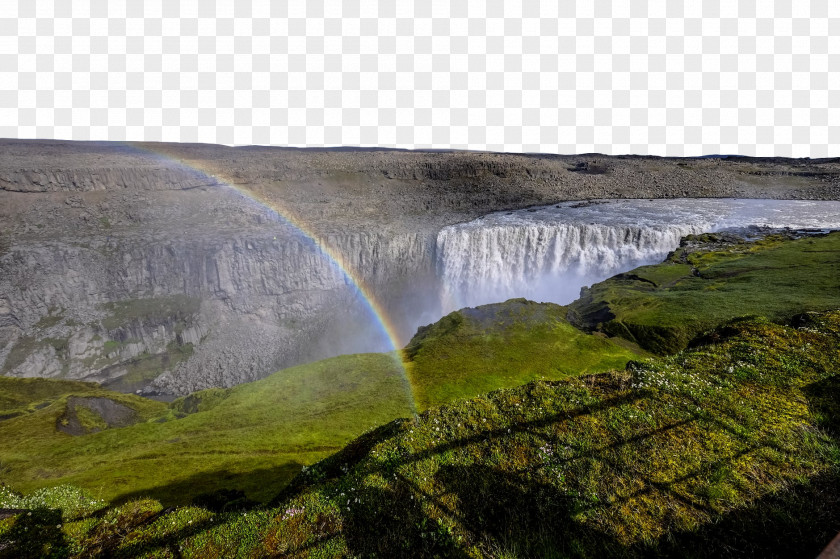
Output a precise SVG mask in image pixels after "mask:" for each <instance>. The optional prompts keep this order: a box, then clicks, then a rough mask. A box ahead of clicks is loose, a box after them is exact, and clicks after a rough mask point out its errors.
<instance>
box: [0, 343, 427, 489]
mask: <svg viewBox="0 0 840 559" xmlns="http://www.w3.org/2000/svg"><path fill="white" fill-rule="evenodd" d="M0 389H2V392H0V394H1V395H2V398H3V401H4V402H5V401H9V402H12V404H3V409H0V413H5V411H6V408H7V407H8V406H15V409H17V410H19V409H20V408H21V407H22V406H23V405H26V406H28V407H29V410H30V411H29V412H28V413H26V414H25V415H19V416H18V417H13V418H11V419H7V420H5V421H0V481H3V482H4V483H7V484H9V485H10V486H11V487H12V488H14V489H17V490H23V491H31V490H33V489H35V488H39V487H44V486H49V485H55V484H57V483H72V484H75V485H78V486H81V487H84V488H86V489H88V490H89V491H91V492H92V494H94V495H95V496H96V497H98V498H102V499H106V500H111V499H115V498H120V499H126V498H131V497H132V496H140V495H142V496H153V497H155V498H157V499H160V500H161V501H162V502H163V503H165V504H174V503H188V502H189V501H190V499H191V498H192V497H195V496H196V495H199V494H202V493H205V492H210V491H215V490H218V489H221V488H225V489H236V490H241V491H244V492H245V493H246V494H247V496H248V497H249V498H252V499H257V500H260V499H267V498H269V497H271V496H273V495H274V494H276V493H277V491H278V490H279V489H280V488H282V487H283V486H284V485H285V484H286V483H287V482H288V481H289V480H290V479H291V478H292V476H294V475H295V474H297V473H298V471H299V470H300V467H301V465H302V464H308V463H312V462H314V461H317V460H319V459H321V458H323V457H324V456H327V455H329V454H331V453H333V452H335V451H336V450H338V449H340V448H341V447H342V446H344V444H346V442H347V441H349V440H351V439H352V438H353V437H356V436H358V435H359V434H361V433H362V432H363V431H365V430H366V429H369V428H371V427H374V426H376V425H379V424H381V423H384V422H387V421H390V420H392V419H394V418H395V417H407V416H410V415H411V413H412V407H411V405H410V402H409V399H408V396H407V392H406V389H405V382H404V377H403V376H402V373H401V371H400V369H399V367H398V366H397V364H396V363H395V361H394V359H393V358H392V356H390V355H386V354H369V355H353V356H343V357H341V358H335V359H328V360H325V361H320V362H317V363H312V364H309V365H303V366H299V367H293V368H291V369H287V370H285V371H282V372H281V373H278V374H275V375H272V376H270V377H268V378H266V379H263V380H261V381H258V382H255V383H250V384H244V385H240V386H237V387H234V388H232V389H229V390H209V391H203V392H200V393H196V394H194V395H192V396H190V397H187V398H186V399H182V400H179V401H176V402H174V403H173V405H172V406H171V408H167V406H166V405H165V404H162V403H160V402H154V401H152V400H148V399H145V398H140V397H137V396H133V395H125V394H119V393H115V392H111V391H108V390H104V389H101V388H99V387H97V386H96V385H92V384H88V383H67V382H55V381H48V380H42V379H39V380H28V379H27V380H24V379H8V378H2V379H0ZM91 397H102V398H108V399H110V400H113V401H117V402H120V403H122V404H124V405H126V406H127V407H130V408H132V409H134V410H137V411H138V417H137V422H136V424H134V425H132V426H129V427H123V428H119V429H105V430H102V431H100V432H92V433H88V434H83V435H81V436H71V435H69V434H66V433H64V432H60V431H59V430H57V425H59V424H60V421H61V420H62V418H63V417H64V416H65V415H66V414H67V409H68V401H70V400H71V399H74V398H76V399H78V398H91ZM374 404H375V405H374ZM77 409H78V406H77ZM86 419H87V423H88V424H90V425H91V426H94V427H95V426H96V424H97V422H101V421H102V420H101V418H99V417H97V416H96V414H94V413H88V414H87V418H86ZM266 480H269V481H266Z"/></svg>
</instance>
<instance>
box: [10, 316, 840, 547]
mask: <svg viewBox="0 0 840 559" xmlns="http://www.w3.org/2000/svg"><path fill="white" fill-rule="evenodd" d="M707 341H708V343H707V344H705V345H701V346H698V347H695V348H693V349H690V350H686V351H684V352H681V353H678V354H676V355H674V356H670V357H664V358H658V359H654V360H648V361H644V362H635V363H633V364H631V365H630V366H629V367H628V368H627V370H626V371H623V372H613V373H602V374H598V375H590V376H586V377H579V378H571V379H567V380H563V381H537V382H533V383H530V384H528V385H525V386H522V387H518V388H515V389H506V390H500V391H496V392H493V393H490V394H488V395H486V396H483V397H479V398H474V399H471V400H465V401H461V402H458V403H455V404H452V405H447V406H442V407H439V408H433V409H430V410H428V411H426V412H424V413H423V414H422V415H421V416H420V417H419V418H417V419H416V420H415V419H403V420H397V421H394V422H391V423H388V424H386V425H384V426H382V427H380V428H378V429H376V430H375V431H371V432H369V433H367V434H365V435H363V436H362V437H360V438H358V439H356V440H355V441H354V442H353V443H351V444H350V445H348V446H347V447H346V448H345V449H344V450H342V451H341V452H339V453H337V454H335V455H333V456H331V457H329V458H327V459H326V460H324V461H322V462H320V463H319V464H317V465H315V466H313V467H312V468H309V469H308V470H307V471H306V472H305V473H303V474H301V475H300V476H298V477H297V478H296V479H295V481H294V482H293V484H292V485H291V486H290V487H289V488H287V490H286V491H285V492H284V493H283V494H282V495H281V496H280V497H279V498H278V499H277V500H276V501H275V503H274V504H272V505H270V506H260V507H256V508H250V509H242V510H237V511H230V510H228V511H224V510H221V508H219V507H215V508H214V507H189V508H179V509H174V510H162V508H161V506H160V505H159V504H158V503H156V502H154V501H149V500H146V501H138V502H133V503H129V504H126V505H123V506H121V507H118V508H116V509H109V510H107V511H105V512H104V513H100V514H93V515H91V514H90V513H87V512H85V511H84V510H83V507H82V506H80V505H78V504H75V505H74V504H73V503H75V501H74V498H75V497H74V494H72V493H70V492H69V490H64V493H63V494H65V495H67V494H69V496H67V497H65V501H66V502H68V505H69V506H68V507H67V508H66V509H65V510H66V512H65V516H64V517H63V518H64V520H63V523H62V524H61V527H60V528H57V527H55V526H56V525H47V524H45V522H46V520H43V519H42V520H40V521H38V522H36V521H35V520H32V518H33V517H26V516H24V515H19V516H17V517H14V518H10V519H7V520H6V521H3V522H0V541H3V539H2V538H5V541H6V542H10V541H11V540H14V541H16V542H18V543H16V544H15V545H23V544H24V543H28V544H29V545H31V546H32V548H33V549H34V548H37V552H38V553H44V552H47V551H52V552H55V553H56V556H61V555H62V554H63V553H70V554H78V555H85V556H98V555H99V556H108V557H121V556H132V557H133V556H149V557H152V556H154V557H210V556H225V557H255V556H288V557H336V556H346V557H350V556H377V557H398V556H406V557H412V556H417V555H420V554H425V555H437V556H443V557H481V556H494V557H607V556H631V557H632V556H656V555H669V556H680V557H720V556H730V557H733V556H734V557H737V556H762V557H777V556H814V555H815V554H816V553H817V552H818V551H819V550H820V549H821V548H822V547H823V546H824V545H825V544H826V543H827V542H828V541H829V540H830V539H831V538H832V537H833V535H834V534H835V533H836V532H837V531H838V530H840V518H838V517H837V515H836V510H837V507H838V504H840V445H839V444H838V443H839V442H840V439H839V438H838V437H840V406H838V402H840V382H838V379H840V352H838V351H837V347H838V344H840V312H832V313H827V314H822V315H816V314H812V315H807V316H805V317H803V318H801V319H800V321H799V327H796V328H795V327H786V326H780V325H777V324H773V323H771V322H768V321H766V320H761V319H752V320H741V321H736V322H734V323H732V324H730V325H728V326H726V327H725V328H722V329H719V330H718V331H716V333H715V335H714V336H710V337H709V338H708V340H707ZM47 497H48V496H44V495H41V496H40V497H39V498H41V499H42V500H45V499H47ZM16 498H17V499H20V498H19V497H14V496H11V497H6V498H5V499H6V502H11V501H12V500H14V499H16ZM78 500H80V499H78ZM45 510H46V509H45ZM53 510H54V509H53ZM38 514H46V513H45V512H43V511H42V512H41V513H38ZM53 514H54V516H53V517H52V518H51V520H52V521H55V520H56V518H58V519H59V520H61V518H62V517H61V516H60V513H58V514H59V516H58V517H56V516H55V514H56V513H53ZM74 517H75V519H74ZM39 522H40V523H39ZM24 528H27V530H24ZM30 529H31V530H32V531H33V532H38V530H40V532H38V533H39V534H40V535H39V536H38V539H37V540H35V541H33V540H32V539H27V538H29V536H27V535H26V534H28V533H30ZM15 538H16V539H15ZM7 545H10V544H8V543H7ZM7 549H13V550H15V549H16V550H19V549H20V548H19V547H18V548H13V547H9V548H7Z"/></svg>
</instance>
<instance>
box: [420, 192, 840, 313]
mask: <svg viewBox="0 0 840 559" xmlns="http://www.w3.org/2000/svg"><path fill="white" fill-rule="evenodd" d="M749 226H763V227H773V228H777V227H778V228H781V227H792V228H809V227H818V228H838V227H840V203H838V202H806V201H790V200H731V199H706V200H698V199H679V200H611V201H596V202H577V203H565V204H559V205H556V206H547V207H543V208H531V209H528V210H520V211H516V212H501V213H496V214H491V215H488V216H485V217H484V218H481V219H477V220H474V221H470V222H467V223H461V224H457V225H452V226H449V227H445V228H444V229H442V230H441V231H440V232H439V233H438V236H437V244H436V267H437V275H438V279H439V281H440V286H441V307H442V309H441V310H442V311H443V313H444V314H445V313H448V312H451V311H453V310H456V309H458V308H462V307H466V306H476V305H481V304H486V303H495V302H499V301H504V300H506V299H510V298H513V297H525V298H528V299H532V300H535V301H550V302H554V303H560V304H567V303H570V302H571V301H573V300H574V299H575V298H576V297H578V295H579V293H580V288H581V287H583V286H586V285H591V284H592V283H595V282H598V281H602V280H604V279H606V278H608V277H611V276H613V275H615V274H619V273H622V272H625V271H628V270H631V269H633V268H635V267H637V266H642V265H646V264H654V263H657V262H661V261H662V260H663V259H664V258H665V257H666V256H667V254H668V253H669V252H670V251H672V250H674V249H675V248H677V246H679V242H680V239H681V238H682V237H684V236H686V235H689V234H698V233H703V232H711V231H720V230H723V229H732V228H744V227H749Z"/></svg>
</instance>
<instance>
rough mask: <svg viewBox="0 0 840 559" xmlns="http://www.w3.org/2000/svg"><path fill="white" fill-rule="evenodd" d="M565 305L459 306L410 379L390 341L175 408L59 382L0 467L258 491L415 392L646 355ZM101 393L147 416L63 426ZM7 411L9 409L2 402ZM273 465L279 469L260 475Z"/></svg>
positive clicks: (97, 485)
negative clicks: (70, 412) (66, 429)
mask: <svg viewBox="0 0 840 559" xmlns="http://www.w3.org/2000/svg"><path fill="white" fill-rule="evenodd" d="M564 313H565V310H564V309H563V307H559V306H557V305H551V304H536V303H531V302H527V301H510V302H508V303H504V304H499V305H488V306H486V307H479V308H477V309H466V310H464V311H461V312H460V313H453V314H452V315H450V316H449V317H447V318H446V319H444V320H443V321H441V323H439V324H436V325H433V326H432V327H430V328H428V329H427V330H426V331H425V334H424V335H423V336H418V337H417V338H415V340H414V341H413V344H412V345H411V346H410V348H409V350H408V351H407V352H406V355H407V356H410V360H409V361H408V362H407V369H408V372H409V376H410V379H411V382H410V384H409V382H408V380H407V379H406V376H405V372H404V371H403V369H402V367H401V366H400V365H399V364H398V362H397V361H395V356H393V355H386V354H368V355H348V356H341V357H336V358H333V359H328V360H324V361H320V362H317V363H311V364H308V365H302V366H299V367H293V368H291V369H287V370H284V371H280V372H278V373H276V374H275V375H272V376H270V377H268V378H266V379H263V380H261V381H257V382H254V383H249V384H243V385H240V386H237V387H235V388H232V389H226V390H225V389H210V390H204V391H201V392H197V393H195V394H192V395H190V396H188V397H186V398H182V399H179V400H176V401H175V402H173V403H172V405H171V406H169V407H168V408H167V407H166V406H165V405H164V404H161V403H159V402H153V401H150V400H146V399H143V398H138V397H136V396H131V395H121V394H117V393H113V392H110V391H108V390H105V389H103V388H100V387H97V386H96V385H93V384H87V383H58V384H56V385H55V386H54V394H52V396H50V397H49V398H48V397H46V396H44V397H43V398H40V399H39V398H35V397H34V396H33V398H34V400H33V401H32V402H30V403H29V404H27V405H28V406H29V408H30V410H29V411H31V412H32V413H27V414H26V415H25V416H21V417H17V418H14V419H9V420H7V421H3V422H0V452H2V457H3V458H2V469H0V481H6V482H7V483H9V484H11V486H13V487H14V488H15V489H18V490H23V491H29V490H32V489H35V488H40V487H46V486H49V485H52V484H56V483H72V484H76V485H79V486H81V487H84V488H86V489H88V490H90V491H92V492H93V493H94V494H96V495H97V496H99V497H102V498H104V499H107V500H114V499H127V498H132V497H137V496H141V495H143V496H153V497H155V498H157V499H160V500H161V501H163V502H164V504H166V505H171V504H186V503H189V502H190V501H191V499H192V498H194V497H196V496H198V495H201V494H204V493H209V492H213V491H217V490H221V489H230V490H238V491H244V492H245V493H246V495H247V497H248V498H250V499H254V500H258V501H260V500H262V501H264V500H267V499H269V498H270V497H272V496H273V495H275V494H276V492H277V491H279V490H280V489H281V488H282V487H283V486H284V485H285V484H286V483H288V481H289V480H290V479H291V478H292V477H293V476H294V475H296V474H297V473H298V472H299V471H300V468H301V467H302V466H303V465H307V464H312V463H313V462H316V461H318V460H320V459H322V458H323V457H325V456H327V455H329V454H331V453H333V452H336V451H337V450H339V449H341V448H342V447H343V446H344V445H345V444H346V443H347V442H349V441H350V440H352V439H353V438H354V437H356V436H358V435H359V434H360V433H362V432H363V431H365V430H366V429H369V428H371V427H374V426H376V425H380V424H382V423H385V422H388V421H391V420H393V419H396V418H399V417H408V416H411V415H412V414H413V413H414V409H415V408H414V403H413V402H412V399H415V400H416V402H417V404H419V405H420V406H421V407H422V408H425V407H429V406H431V405H438V404H441V403H444V402H451V401H454V400H457V399H459V398H469V397H474V396H477V395H479V394H482V393H485V392H488V391H490V390H494V389H497V388H502V387H512V386H518V385H521V384H524V383H526V382H528V381H530V380H533V379H535V378H549V379H551V378H564V377H566V376H569V375H573V374H581V373H586V372H597V371H605V370H609V369H612V368H623V367H624V365H625V364H626V363H627V361H628V360H630V359H632V358H638V357H639V356H640V352H639V351H638V350H636V351H634V350H632V349H631V348H628V347H624V346H623V345H621V344H617V343H614V342H613V341H611V340H607V339H605V338H603V337H598V336H593V335H590V334H586V333H583V332H581V331H579V330H577V329H575V328H574V327H572V326H570V325H569V324H568V323H567V322H566V321H565V320H564V319H563V315H564ZM456 320H457V322H458V325H457V327H454V328H450V327H449V326H448V321H456ZM625 345H629V344H625ZM494 346H495V347H496V349H493V348H494ZM176 349H177V348H176ZM153 357H154V356H153ZM143 363H146V361H142V362H140V363H139V364H138V366H140V365H142V364H143ZM448 370H449V371H452V374H451V375H447V371H448ZM18 382H20V383H22V384H21V385H20V386H21V390H23V391H24V392H25V391H31V390H33V388H32V387H33V386H36V385H37V386H39V387H41V388H40V389H41V390H46V388H45V387H47V386H53V385H52V384H51V383H52V382H53V381H47V380H40V379H39V380H34V381H22V380H20V379H5V383H6V385H7V386H8V392H9V393H10V394H11V393H12V392H14V387H15V386H17V385H16V383H18ZM410 385H412V387H411V388H410ZM23 387H29V388H23ZM109 388H110V387H109ZM103 395H104V396H105V397H111V398H112V399H114V400H115V401H117V402H120V403H123V404H126V405H128V406H129V407H132V408H138V406H139V407H140V408H143V409H146V410H147V413H144V414H141V415H142V418H143V421H141V422H140V423H138V424H136V425H133V426H131V427H126V428H122V429H119V430H114V429H102V425H100V423H101V421H98V420H97V417H94V416H95V414H93V413H91V412H88V410H85V409H84V408H82V409H80V410H78V411H77V412H76V415H77V416H79V419H80V421H81V422H82V427H85V428H86V429H87V431H89V432H90V431H94V430H101V431H102V432H99V433H90V434H85V435H82V436H77V437H70V436H69V435H66V434H64V433H58V432H56V430H55V429H56V427H55V426H56V422H58V421H61V420H62V417H64V415H65V409H66V406H67V399H68V398H70V397H72V396H78V397H90V396H103ZM2 397H3V396H2V393H0V402H2ZM10 398H11V396H10ZM35 400H37V401H35ZM19 407H20V406H14V409H12V408H11V407H10V411H9V412H8V415H19V414H20V413H21V412H20V411H19V410H18V408H19ZM36 408H37V409H36ZM0 414H6V410H4V409H2V408H0ZM6 434H8V436H6ZM265 477H270V479H271V480H272V481H271V482H270V483H265V482H264V481H261V480H262V479H264V478H265Z"/></svg>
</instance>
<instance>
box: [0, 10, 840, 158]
mask: <svg viewBox="0 0 840 559" xmlns="http://www.w3.org/2000/svg"><path fill="white" fill-rule="evenodd" d="M0 137H11V138H58V139H75V140H88V139H91V140H130V141H139V140H146V141H179V142H206V143H223V144H235V145H242V144H271V145H293V146H334V145H354V146H359V145H362V146H382V147H400V148H455V149H473V150H495V151H517V152H519V151H525V152H550V153H574V152H593V151H597V152H602V153H611V154H620V153H640V154H656V155H702V154H716V153H723V154H735V153H737V154H742V155H764V156H773V155H776V156H810V157H824V156H840V1H838V0H789V1H784V0H775V1H774V0H723V1H721V0H690V1H685V2H683V0H668V1H666V0H653V1H648V0H625V1H610V0H594V1H593V0H583V1H579V2H574V1H567V0H551V1H537V0H527V1H510V0H505V1H502V0H489V1H485V0H477V1H457V0H453V1H438V0H421V1H417V2H413V1H410V0H383V1H378V2H377V1H376V0H364V1H360V0H348V1H317V0H296V1H294V2H277V1H268V0H263V1H258V2H257V1H255V2H248V1H242V0H240V1H238V2H236V3H235V4H234V2H232V1H231V2H222V1H220V2H213V1H206V0H204V1H201V2H199V1H197V0H192V1H180V2H178V1H176V0H165V1H160V0H143V1H139V0H134V1H131V2H123V1H120V0H97V1H93V2H77V1H69V0H60V1H55V2H53V1H51V0H4V1H3V2H2V10H0Z"/></svg>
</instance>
